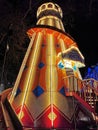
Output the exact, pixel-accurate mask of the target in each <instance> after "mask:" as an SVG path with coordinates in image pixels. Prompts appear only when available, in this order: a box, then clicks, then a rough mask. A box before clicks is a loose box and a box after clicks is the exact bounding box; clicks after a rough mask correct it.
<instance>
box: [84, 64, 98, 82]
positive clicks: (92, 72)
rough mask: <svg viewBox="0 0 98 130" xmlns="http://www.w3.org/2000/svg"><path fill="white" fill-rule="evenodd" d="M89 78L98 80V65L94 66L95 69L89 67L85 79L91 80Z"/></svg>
mask: <svg viewBox="0 0 98 130" xmlns="http://www.w3.org/2000/svg"><path fill="white" fill-rule="evenodd" d="M89 78H93V79H95V80H98V65H96V66H93V67H89V68H88V69H87V72H86V74H85V77H84V79H89Z"/></svg>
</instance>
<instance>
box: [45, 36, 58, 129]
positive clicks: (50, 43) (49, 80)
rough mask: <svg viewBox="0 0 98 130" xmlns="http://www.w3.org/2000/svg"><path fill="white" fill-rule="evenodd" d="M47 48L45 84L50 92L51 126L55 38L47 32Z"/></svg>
mask: <svg viewBox="0 0 98 130" xmlns="http://www.w3.org/2000/svg"><path fill="white" fill-rule="evenodd" d="M46 39H47V50H46V58H47V59H46V60H47V62H46V64H47V68H46V85H47V91H48V92H49V93H50V106H51V125H52V127H53V120H54V117H53V116H54V115H53V101H54V93H55V91H56V89H57V82H58V79H57V71H56V51H55V39H54V36H53V35H52V34H47V37H46Z"/></svg>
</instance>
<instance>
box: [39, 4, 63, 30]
mask: <svg viewBox="0 0 98 130" xmlns="http://www.w3.org/2000/svg"><path fill="white" fill-rule="evenodd" d="M62 17H63V13H62V9H61V8H60V7H59V5H57V4H55V3H52V2H48V3H44V4H42V5H41V6H40V7H39V8H38V10H37V19H38V21H37V25H48V26H52V27H55V28H58V29H60V30H63V31H65V29H64V26H63V24H62Z"/></svg>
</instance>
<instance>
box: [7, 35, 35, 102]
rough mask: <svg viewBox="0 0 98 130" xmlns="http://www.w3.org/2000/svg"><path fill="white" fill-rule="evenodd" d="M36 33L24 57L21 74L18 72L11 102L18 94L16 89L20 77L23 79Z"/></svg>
mask: <svg viewBox="0 0 98 130" xmlns="http://www.w3.org/2000/svg"><path fill="white" fill-rule="evenodd" d="M35 35H36V33H34V34H33V35H32V39H31V41H30V44H29V47H28V49H27V53H26V54H25V57H24V59H23V62H22V65H21V68H20V71H19V74H18V76H17V79H16V82H15V85H14V88H13V90H12V93H11V96H10V98H9V102H10V103H12V101H13V99H14V97H15V95H16V91H17V88H18V85H19V82H20V79H21V76H22V73H23V70H24V67H25V65H26V62H27V59H28V56H29V53H30V50H31V47H32V45H33V41H34V38H35Z"/></svg>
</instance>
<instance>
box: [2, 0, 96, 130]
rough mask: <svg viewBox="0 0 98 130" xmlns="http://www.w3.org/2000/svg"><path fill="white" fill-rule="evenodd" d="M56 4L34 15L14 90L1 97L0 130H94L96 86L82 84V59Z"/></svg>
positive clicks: (94, 82)
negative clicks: (66, 29) (34, 18)
mask: <svg viewBox="0 0 98 130" xmlns="http://www.w3.org/2000/svg"><path fill="white" fill-rule="evenodd" d="M62 17H63V13H62V10H61V8H60V7H59V5H57V4H55V3H52V2H48V3H44V4H42V5H41V6H40V7H39V8H38V10H37V19H38V20H37V24H36V26H35V27H33V28H31V29H29V30H28V32H27V34H28V36H29V38H30V44H29V46H28V49H27V52H26V54H25V57H24V60H23V62H22V65H21V68H20V71H19V73H18V76H17V79H16V82H15V85H14V86H13V88H12V89H8V90H5V91H3V92H2V94H1V100H0V113H1V114H0V130H81V129H82V130H84V129H85V130H87V129H88V130H97V122H98V121H97V109H96V108H97V101H98V96H97V95H98V93H97V92H98V91H97V85H98V83H97V81H95V80H94V79H87V80H83V79H82V77H81V74H80V71H79V68H81V67H84V66H85V64H84V57H83V55H82V54H81V52H80V50H79V48H78V46H77V43H76V42H75V40H74V39H73V38H72V37H71V36H70V35H69V34H67V33H66V32H65V29H64V26H63V23H62Z"/></svg>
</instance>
